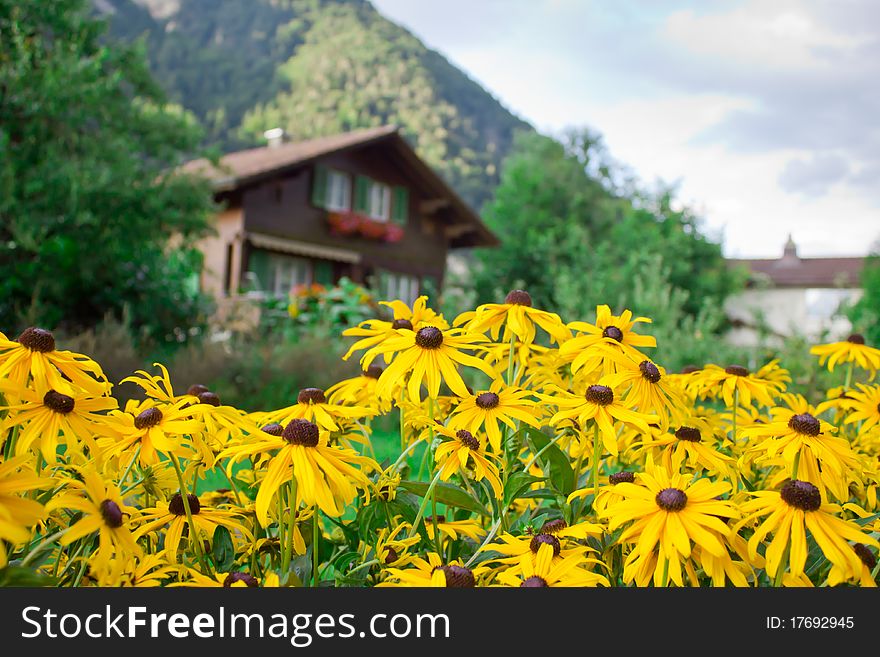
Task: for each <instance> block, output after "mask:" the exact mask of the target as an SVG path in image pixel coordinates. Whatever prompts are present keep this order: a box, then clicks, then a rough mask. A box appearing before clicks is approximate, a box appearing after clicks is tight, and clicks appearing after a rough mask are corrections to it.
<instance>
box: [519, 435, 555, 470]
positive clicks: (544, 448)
mask: <svg viewBox="0 0 880 657" xmlns="http://www.w3.org/2000/svg"><path fill="white" fill-rule="evenodd" d="M563 437H565V434H564V433H561V434H559V435H558V436H556V437H555V438H554V439H553V440H551V441H550V442H549V443H547V444H546V445H544V446H543V447H542V448H541V449H539V450H538V451H537V452H536V453H535V455H534V456H533V457H532V458H531V459H530V460H529V462H528V463H526V467H525V468H523V472H528V471H529V468H531V467H532V466H533V465H535V463H537V462H538V459H539V458H541V454H543V453H544V452H546V451H547V450H548V449H550V446H551V445H555V444H556V443H558V442H559V441H560V440H562V438H563Z"/></svg>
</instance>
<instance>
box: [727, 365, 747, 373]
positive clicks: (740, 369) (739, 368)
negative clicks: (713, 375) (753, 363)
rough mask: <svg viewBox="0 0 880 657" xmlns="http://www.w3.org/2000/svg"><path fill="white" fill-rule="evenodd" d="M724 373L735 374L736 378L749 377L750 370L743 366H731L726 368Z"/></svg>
mask: <svg viewBox="0 0 880 657" xmlns="http://www.w3.org/2000/svg"><path fill="white" fill-rule="evenodd" d="M724 371H725V372H727V373H728V374H733V375H734V376H748V375H749V370H748V368H745V367H743V366H742V365H729V366H727V367H725V368H724Z"/></svg>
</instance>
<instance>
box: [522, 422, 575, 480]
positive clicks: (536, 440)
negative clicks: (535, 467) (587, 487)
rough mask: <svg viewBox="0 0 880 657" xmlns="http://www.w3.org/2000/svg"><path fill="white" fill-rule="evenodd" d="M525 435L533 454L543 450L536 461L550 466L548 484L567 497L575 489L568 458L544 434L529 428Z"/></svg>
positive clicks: (572, 471) (572, 472)
mask: <svg viewBox="0 0 880 657" xmlns="http://www.w3.org/2000/svg"><path fill="white" fill-rule="evenodd" d="M526 435H527V436H528V441H529V445H531V447H532V450H533V452H534V453H535V454H537V453H538V452H540V451H541V450H542V449H544V452H543V453H542V454H541V456H540V457H539V458H538V461H542V462H544V463H549V464H550V484H551V485H552V486H553V488H555V489H556V490H557V491H558V492H560V493H561V494H562V495H565V496H566V497H567V496H568V495H569V494H570V493H571V492H572V491H574V487H575V477H574V470H573V469H572V467H571V462H570V461H569V458H568V456H567V455H566V454H565V452H563V451H562V450H561V449H559V447H557V446H556V445H555V444H554V445H551V444H550V442H551V440H552V438H551V437H550V436H548V435H547V434H545V433H544V432H542V431H538V430H537V429H533V428H531V427H529V429H528V430H527V434H526ZM545 448H546V449H545Z"/></svg>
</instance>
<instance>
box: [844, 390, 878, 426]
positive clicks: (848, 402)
mask: <svg viewBox="0 0 880 657" xmlns="http://www.w3.org/2000/svg"><path fill="white" fill-rule="evenodd" d="M856 388H858V389H857V390H850V391H849V392H848V393H847V399H845V400H844V401H843V402H842V404H841V405H842V406H844V407H845V408H846V409H847V411H849V412H848V413H847V415H846V417H845V418H844V420H843V421H844V423H845V424H854V423H856V422H858V423H859V433H863V434H867V433H868V432H869V431H870V430H871V429H872V428H874V427H876V426H880V386H876V385H875V386H868V385H864V384H862V383H857V384H856Z"/></svg>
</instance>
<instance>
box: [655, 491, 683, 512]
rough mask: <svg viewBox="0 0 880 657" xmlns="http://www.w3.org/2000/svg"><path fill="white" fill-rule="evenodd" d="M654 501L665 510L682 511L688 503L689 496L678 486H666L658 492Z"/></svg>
mask: <svg viewBox="0 0 880 657" xmlns="http://www.w3.org/2000/svg"><path fill="white" fill-rule="evenodd" d="M654 501H655V502H657V506H659V507H660V508H661V509H663V510H664V511H681V510H682V509H683V508H684V507H685V506H686V505H687V501H688V496H687V495H685V492H684V491H683V490H679V489H678V488H664V489H663V490H661V491H660V492H659V493H657V496H656V497H655V498H654Z"/></svg>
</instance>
